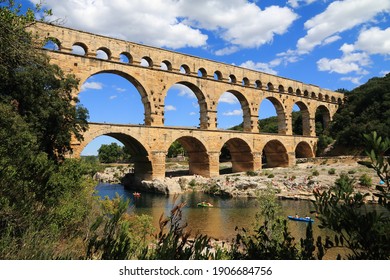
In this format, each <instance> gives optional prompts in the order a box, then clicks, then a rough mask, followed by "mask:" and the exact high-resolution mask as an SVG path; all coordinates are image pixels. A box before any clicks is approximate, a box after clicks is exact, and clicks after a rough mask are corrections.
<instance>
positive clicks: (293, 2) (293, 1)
mask: <svg viewBox="0 0 390 280" xmlns="http://www.w3.org/2000/svg"><path fill="white" fill-rule="evenodd" d="M315 1H317V0H288V1H287V3H288V4H289V5H290V6H291V7H293V8H298V7H299V6H300V5H301V4H300V2H304V3H303V4H302V5H309V4H311V3H314V2H315Z"/></svg>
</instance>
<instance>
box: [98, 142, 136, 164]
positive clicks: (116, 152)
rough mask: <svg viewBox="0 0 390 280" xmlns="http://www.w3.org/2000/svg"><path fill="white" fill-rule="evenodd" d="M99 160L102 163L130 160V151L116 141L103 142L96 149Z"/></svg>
mask: <svg viewBox="0 0 390 280" xmlns="http://www.w3.org/2000/svg"><path fill="white" fill-rule="evenodd" d="M98 157H99V161H100V162H102V163H113V162H130V158H131V155H130V152H129V150H128V149H126V147H125V146H123V147H121V146H119V145H118V144H117V143H111V144H103V145H101V146H100V148H99V150H98Z"/></svg>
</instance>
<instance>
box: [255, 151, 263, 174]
mask: <svg viewBox="0 0 390 280" xmlns="http://www.w3.org/2000/svg"><path fill="white" fill-rule="evenodd" d="M262 156H263V153H262V152H253V170H254V171H257V170H261V169H262V167H263V160H262Z"/></svg>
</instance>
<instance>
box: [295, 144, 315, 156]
mask: <svg viewBox="0 0 390 280" xmlns="http://www.w3.org/2000/svg"><path fill="white" fill-rule="evenodd" d="M312 157H314V153H313V150H312V148H311V147H310V145H309V143H307V142H305V141H302V142H299V143H298V145H297V146H296V147H295V158H312Z"/></svg>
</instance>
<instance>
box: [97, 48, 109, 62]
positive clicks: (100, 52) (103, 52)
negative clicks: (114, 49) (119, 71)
mask: <svg viewBox="0 0 390 280" xmlns="http://www.w3.org/2000/svg"><path fill="white" fill-rule="evenodd" d="M96 57H97V58H99V59H104V60H111V51H110V50H109V49H108V48H106V47H100V48H98V49H97V50H96Z"/></svg>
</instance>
